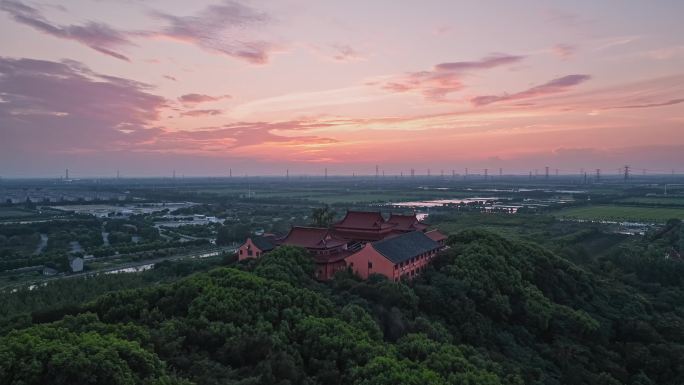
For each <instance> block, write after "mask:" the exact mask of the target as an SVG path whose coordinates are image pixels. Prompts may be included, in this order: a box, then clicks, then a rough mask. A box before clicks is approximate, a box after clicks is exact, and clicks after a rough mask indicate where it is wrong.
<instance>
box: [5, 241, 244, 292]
mask: <svg viewBox="0 0 684 385" xmlns="http://www.w3.org/2000/svg"><path fill="white" fill-rule="evenodd" d="M235 250H236V248H235V247H233V246H230V247H214V248H211V249H202V250H194V251H191V252H187V253H183V254H177V255H170V256H167V257H160V258H154V259H147V260H144V261H137V262H130V263H124V264H121V265H116V266H108V267H104V268H100V269H95V270H87V271H84V272H81V273H75V274H69V275H64V274H60V275H55V276H49V277H44V278H40V279H36V280H32V281H23V282H19V283H15V284H11V285H7V286H4V287H2V288H0V292H3V291H7V290H10V291H14V290H16V289H19V288H21V287H31V286H37V285H43V284H46V283H48V282H51V281H55V280H59V279H72V278H82V277H88V276H94V275H99V274H106V273H113V272H119V271H122V270H125V269H135V268H138V267H142V266H147V265H152V266H153V265H155V264H157V263H160V262H164V261H178V260H183V259H200V258H208V257H212V256H218V255H220V254H221V253H234V252H235ZM119 257H121V256H119ZM86 263H87V262H86Z"/></svg>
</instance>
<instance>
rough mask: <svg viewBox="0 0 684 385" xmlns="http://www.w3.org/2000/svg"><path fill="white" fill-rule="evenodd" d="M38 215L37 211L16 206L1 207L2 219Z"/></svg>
mask: <svg viewBox="0 0 684 385" xmlns="http://www.w3.org/2000/svg"><path fill="white" fill-rule="evenodd" d="M33 215H36V212H35V211H32V210H24V209H20V208H14V207H0V219H11V218H24V217H30V216H33Z"/></svg>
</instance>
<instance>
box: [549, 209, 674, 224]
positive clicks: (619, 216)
mask: <svg viewBox="0 0 684 385" xmlns="http://www.w3.org/2000/svg"><path fill="white" fill-rule="evenodd" d="M554 215H555V216H556V217H559V218H576V219H589V220H609V221H622V220H626V221H640V222H642V221H643V222H658V223H664V222H666V221H667V220H668V219H671V218H679V219H684V208H678V207H673V208H670V207H667V208H665V207H629V206H613V205H596V206H582V207H571V208H567V209H564V210H560V211H558V212H556V213H554Z"/></svg>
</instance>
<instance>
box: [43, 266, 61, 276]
mask: <svg viewBox="0 0 684 385" xmlns="http://www.w3.org/2000/svg"><path fill="white" fill-rule="evenodd" d="M57 273H58V271H57V269H53V268H52V267H47V266H45V267H43V275H56V274H57Z"/></svg>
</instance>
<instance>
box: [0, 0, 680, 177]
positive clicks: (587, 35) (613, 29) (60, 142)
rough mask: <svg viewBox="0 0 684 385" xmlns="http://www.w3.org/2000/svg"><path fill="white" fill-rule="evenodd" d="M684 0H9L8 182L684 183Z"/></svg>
mask: <svg viewBox="0 0 684 385" xmlns="http://www.w3.org/2000/svg"><path fill="white" fill-rule="evenodd" d="M683 16H684V1H681V0H672V1H665V0H663V1H658V0H654V1H636V0H615V1H566V2H561V1H531V0H529V1H528V0H525V1H522V0H521V1H498V2H495V1H486V2H484V1H396V0H387V1H379V0H378V1H304V0H277V1H276V0H274V1H257V0H253V1H221V0H213V1H202V0H194V1H175V0H174V1H171V0H153V1H142V0H140V1H137V0H73V1H61V2H51V1H42V0H41V1H24V0H0V176H2V177H31V176H57V175H61V174H62V173H63V170H64V169H65V168H67V167H68V168H69V169H70V170H71V173H72V175H74V176H113V175H115V174H116V170H117V169H119V170H120V171H121V174H122V175H126V176H149V175H169V174H170V173H171V172H172V170H173V169H175V170H176V172H177V173H179V174H185V175H188V176H190V175H193V176H201V175H227V174H228V170H229V169H230V168H232V169H233V173H234V174H235V175H242V174H249V175H257V174H262V175H282V174H284V172H285V170H286V169H289V170H290V173H291V174H297V173H302V174H304V173H306V174H321V173H322V170H323V169H324V168H328V170H329V173H330V174H351V173H352V172H355V173H356V174H363V173H366V174H371V173H374V172H375V165H376V164H378V165H380V168H381V169H382V170H385V171H386V172H387V173H396V174H398V173H399V172H400V171H403V172H407V170H409V169H410V168H415V169H416V170H417V172H422V171H423V170H426V169H427V168H431V169H432V170H435V171H434V172H438V171H437V170H440V169H444V170H448V172H449V173H450V172H451V170H452V169H455V170H456V172H459V173H462V172H463V169H464V168H465V167H469V168H470V169H472V170H477V169H482V168H485V167H488V168H490V169H497V170H498V168H499V167H501V168H503V169H504V172H506V173H513V172H516V173H526V172H528V171H529V170H530V169H543V167H544V166H547V165H548V166H550V167H551V168H554V169H555V168H559V169H561V171H562V172H573V173H574V172H577V171H578V170H579V169H580V168H587V169H594V168H603V169H607V170H610V169H615V170H616V172H617V168H618V167H620V166H622V165H624V164H630V165H632V166H633V167H635V168H636V169H639V170H640V169H642V168H643V169H648V170H654V171H657V170H670V169H672V168H675V169H678V170H682V171H684V22H683V21H682V17H683Z"/></svg>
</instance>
